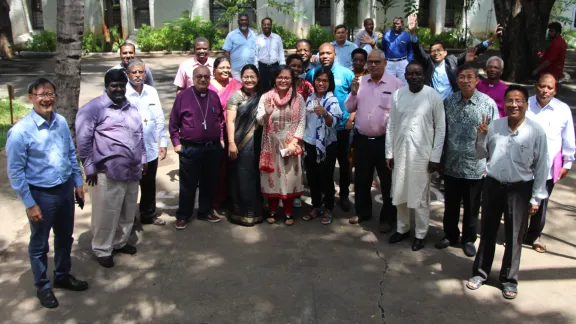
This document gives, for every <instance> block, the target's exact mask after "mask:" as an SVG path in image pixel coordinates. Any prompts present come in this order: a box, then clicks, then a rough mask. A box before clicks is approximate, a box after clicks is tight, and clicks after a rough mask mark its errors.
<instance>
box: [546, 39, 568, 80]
mask: <svg viewBox="0 0 576 324" xmlns="http://www.w3.org/2000/svg"><path fill="white" fill-rule="evenodd" d="M567 48H568V47H567V45H566V41H565V40H564V38H562V36H560V35H558V36H556V37H555V38H554V39H552V40H551V41H550V43H549V44H548V47H546V50H545V51H544V54H542V57H540V63H544V61H548V62H550V63H552V64H551V65H550V66H549V67H547V68H545V69H542V70H541V71H540V74H544V73H550V74H552V75H553V76H555V77H556V78H557V79H561V78H562V74H563V73H564V64H565V63H566V49H567Z"/></svg>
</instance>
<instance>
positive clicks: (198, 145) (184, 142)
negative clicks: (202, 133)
mask: <svg viewBox="0 0 576 324" xmlns="http://www.w3.org/2000/svg"><path fill="white" fill-rule="evenodd" d="M216 143H219V142H218V141H213V142H192V141H187V140H183V139H180V144H182V145H186V146H192V147H204V146H207V147H210V146H213V145H215V144H216Z"/></svg>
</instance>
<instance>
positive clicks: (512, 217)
mask: <svg viewBox="0 0 576 324" xmlns="http://www.w3.org/2000/svg"><path fill="white" fill-rule="evenodd" d="M532 184H533V181H526V182H516V183H513V184H504V183H501V182H499V181H498V180H496V179H494V178H491V177H486V179H485V180H484V189H483V192H484V193H483V196H482V220H481V225H482V231H481V234H480V246H479V247H478V253H477V254H476V259H475V260H474V266H473V270H472V273H473V275H474V276H480V277H481V278H482V281H486V280H488V276H489V275H490V269H492V262H493V261H494V252H495V250H496V237H497V236H498V227H499V226H500V220H501V218H502V213H504V233H505V236H506V240H505V241H506V247H505V250H504V257H503V258H502V266H501V268H500V282H501V283H502V285H504V286H517V285H518V271H519V269H520V255H521V253H522V241H523V240H524V234H525V233H526V228H527V227H528V212H529V210H530V197H531V196H532Z"/></svg>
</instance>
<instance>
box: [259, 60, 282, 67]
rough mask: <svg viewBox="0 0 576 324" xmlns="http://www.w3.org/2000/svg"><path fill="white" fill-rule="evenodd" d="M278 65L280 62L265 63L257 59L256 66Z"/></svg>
mask: <svg viewBox="0 0 576 324" xmlns="http://www.w3.org/2000/svg"><path fill="white" fill-rule="evenodd" d="M279 65H280V63H278V62H276V63H272V64H267V63H264V62H260V61H258V66H265V67H273V66H279Z"/></svg>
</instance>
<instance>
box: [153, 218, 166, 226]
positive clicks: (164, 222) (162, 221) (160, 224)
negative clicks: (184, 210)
mask: <svg viewBox="0 0 576 324" xmlns="http://www.w3.org/2000/svg"><path fill="white" fill-rule="evenodd" d="M152 224H154V225H158V226H164V225H166V221H165V220H163V219H162V218H156V219H155V220H154V222H153V223H152Z"/></svg>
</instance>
